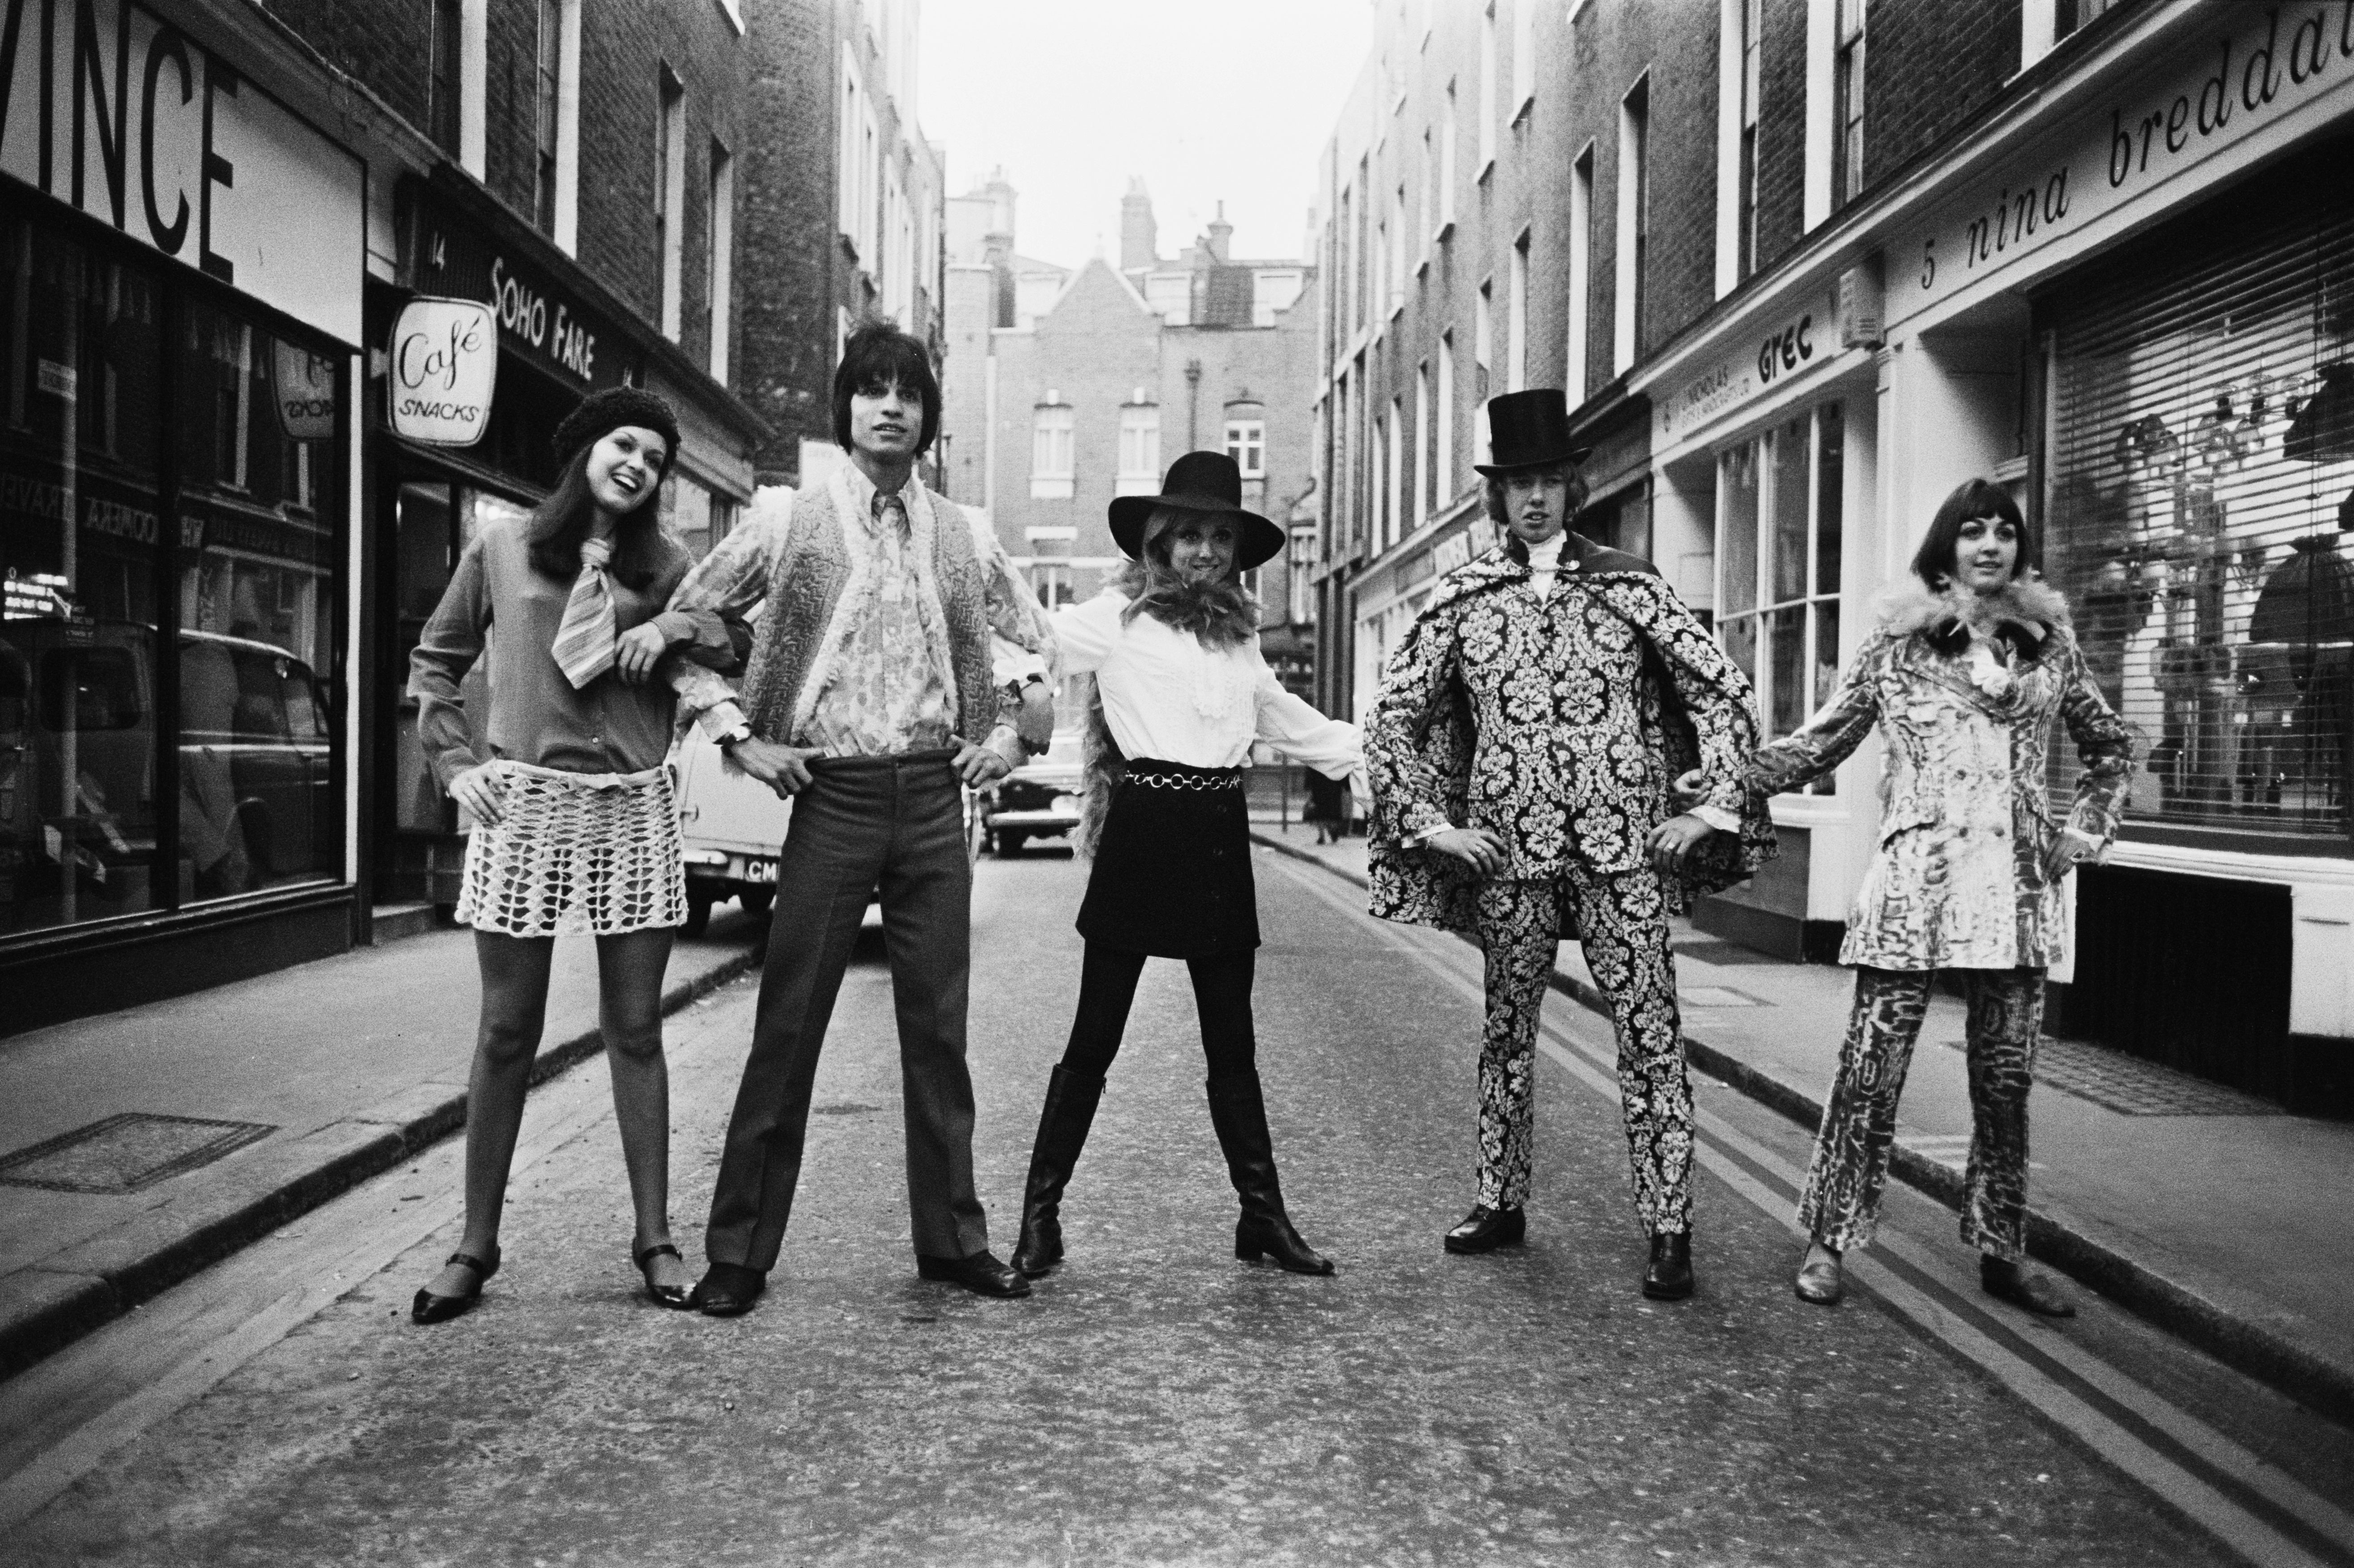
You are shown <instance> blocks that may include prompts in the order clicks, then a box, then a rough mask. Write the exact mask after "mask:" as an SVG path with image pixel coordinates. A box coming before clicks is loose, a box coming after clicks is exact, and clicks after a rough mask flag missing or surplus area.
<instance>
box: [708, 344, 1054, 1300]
mask: <svg viewBox="0 0 2354 1568" xmlns="http://www.w3.org/2000/svg"><path fill="white" fill-rule="evenodd" d="M939 425H940V385H939V381H938V377H937V376H935V374H934V372H933V369H932V364H931V356H930V352H929V350H928V349H927V348H926V347H925V345H924V344H923V342H922V341H921V340H920V339H918V338H916V337H912V336H910V335H909V334H907V333H904V332H900V331H898V330H897V329H896V328H894V327H890V326H887V325H883V324H879V323H878V324H873V325H868V326H864V327H861V328H860V329H859V330H858V331H856V332H854V333H853V334H851V335H850V340H849V342H848V343H847V344H845V345H844V346H843V353H842V363H841V366H839V368H837V369H836V371H835V372H834V378H833V432H834V440H836V442H838V443H839V444H840V445H841V446H842V447H843V449H844V450H845V451H846V453H847V454H848V461H845V462H843V463H842V464H840V465H839V466H838V467H836V468H835V469H833V470H832V472H831V473H830V474H828V475H826V476H824V477H816V476H811V478H810V480H809V481H808V482H805V483H804V484H803V485H802V486H801V489H800V491H798V492H794V491H790V490H783V489H763V490H761V491H760V492H759V493H758V494H757V495H756V496H755V497H754V498H753V503H752V506H751V508H750V509H749V511H748V513H747V514H746V516H745V518H744V520H743V521H742V523H741V524H738V525H737V528H736V529H735V530H734V531H733V532H731V533H730V534H729V535H727V537H726V540H725V541H724V542H723V543H722V544H720V545H719V546H718V547H716V549H714V550H713V551H712V552H711V554H710V555H709V556H706V557H705V559H704V561H703V562H702V564H701V565H699V566H698V567H695V570H694V572H693V573H691V574H690V575H689V576H688V577H687V578H686V580H685V581H684V583H682V584H681V585H680V587H679V590H678V593H677V594H676V596H675V597H674V599H673V607H674V608H676V609H683V610H686V611H688V612H690V613H691V614H693V615H694V616H695V619H696V620H697V621H698V622H702V623H704V624H705V634H706V635H709V636H716V635H717V633H718V631H719V630H721V629H722V628H723V627H724V624H725V622H726V621H727V620H738V619H748V617H749V616H750V613H751V611H752V610H753V609H754V607H755V606H758V605H762V604H765V605H766V606H767V607H768V608H767V612H766V614H765V615H764V616H763V617H762V618H761V620H760V623H759V627H758V630H757V632H756V633H755V635H754V639H753V642H752V650H751V657H750V662H749V663H748V666H747V668H746V670H745V672H744V680H743V689H742V692H741V694H740V695H739V694H738V693H737V692H735V691H733V690H730V689H729V687H728V686H727V684H726V683H725V682H723V681H721V680H719V679H718V677H716V675H713V674H712V673H710V672H709V671H707V670H693V669H690V670H682V671H681V673H680V683H679V684H680V700H681V702H682V704H683V705H684V706H685V707H686V708H687V710H688V711H690V712H692V713H695V714H696V715H700V722H701V724H702V725H703V726H704V729H705V733H707V734H709V735H710V736H712V737H713V738H714V739H715V740H716V741H717V742H718V744H719V746H720V747H721V748H722V749H723V750H724V751H725V752H726V756H727V758H728V760H729V762H730V763H731V764H732V765H733V766H735V767H737V768H742V769H743V770H744V771H745V772H746V773H748V774H749V775H751V776H752V777H753V778H755V779H758V780H759V781H760V782H761V783H763V784H766V785H768V786H769V788H770V789H774V790H775V791H776V792H777V793H778V794H779V796H790V797H792V798H793V812H792V821H791V825H790V827H789V828H788V829H787V830H786V833H785V842H784V846H783V849H782V850H781V852H780V853H779V857H778V863H777V902H776V911H775V914H774V916H772V918H771V919H770V922H769V951H768V957H767V959H766V960H765V962H764V963H763V964H762V966H761V970H760V1003H759V1010H758V1016H757V1017H756V1018H755V1020H754V1022H753V1025H752V1048H751V1052H750V1054H749V1055H748V1057H747V1058H746V1060H745V1063H744V1078H743V1082H742V1084H741V1085H740V1086H738V1087H737V1092H736V1106H735V1109H734V1111H733V1112H732V1113H731V1114H730V1116H729V1118H728V1121H727V1137H726V1143H725V1144H724V1145H723V1146H722V1150H721V1153H720V1160H719V1175H718V1180H717V1181H716V1183H715V1185H714V1187H713V1190H712V1194H711V1220H710V1224H708V1226H707V1227H706V1228H705V1233H704V1251H705V1256H706V1257H707V1259H708V1260H709V1266H708V1267H707V1268H706V1270H705V1273H704V1276H703V1278H702V1280H701V1281H700V1282H699V1283H697V1285H696V1286H695V1304H696V1306H698V1307H699V1308H701V1309H702V1310H703V1311H704V1312H705V1313H706V1314H707V1315H709V1316H712V1317H715V1318H720V1317H733V1316H736V1315H737V1314H739V1313H743V1312H748V1311H749V1310H751V1309H752V1308H753V1306H754V1305H755V1303H757V1302H758V1299H759V1298H760V1295H761V1293H762V1292H763V1291H764V1290H765V1289H766V1288H767V1285H768V1277H769V1270H770V1269H771V1268H773V1267H775V1266H776V1262H777V1256H778V1254H779V1250H780V1249H781V1247H782V1246H783V1244H784V1236H785V1224H786V1221H787V1219H788V1217H789V1216H790V1214H791V1213H792V1204H793V1190H794V1188H795V1187H796V1186H797V1185H798V1184H799V1182H800V1181H801V1150H802V1144H803V1139H804V1138H805V1137H806V1135H807V1133H808V1129H809V1116H810V1097H811V1088H812V1086H813V1080H814V1078H815V1075H816V1073H817V1065H818V1054H819V1052H820V1051H821V1050H822V1048H823V1046H824V1044H825V1035H826V1027H827V1025H828V1023H829V1022H831V1021H832V1014H833V1003H834V998H835V996H836V994H837V993H838V992H839V991H840V990H841V988H842V977H843V970H844V969H846V968H848V966H849V963H850V956H851V949H852V948H853V946H854V943H855V942H856V940H857V936H858V924H859V921H860V920H861V919H862V918H863V917H864V914H865V911H866V906H867V901H868V896H869V895H870V894H871V895H877V896H879V898H880V901H881V903H882V906H883V926H884V932H885V946H886V947H887V948H888V949H889V953H890V960H891V988H892V991H893V992H894V994H895V996H896V1000H897V1004H898V1019H899V1060H900V1070H901V1079H902V1086H903V1088H904V1091H905V1094H904V1097H905V1099H906V1102H907V1104H906V1111H907V1117H906V1119H907V1206H908V1210H909V1213H910V1216H911V1218H912V1221H913V1229H914V1238H915V1244H916V1267H917V1273H918V1274H919V1275H921V1276H922V1277H924V1278H926V1279H936V1280H944V1281H948V1282H950V1283H953V1284H956V1285H959V1286H961V1287H964V1288H965V1289H967V1290H970V1291H972V1292H974V1293H976V1294H978V1295H982V1296H991V1297H1018V1296H1026V1295H1028V1294H1029V1292H1030V1285H1029V1282H1028V1281H1027V1280H1025V1279H1023V1277H1021V1276H1020V1275H1019V1274H1017V1273H1015V1272H1014V1271H1013V1269H1012V1268H1011V1267H1009V1266H1007V1265H1006V1264H1004V1263H1003V1262H1002V1261H1001V1260H999V1259H998V1258H997V1257H996V1256H995V1255H993V1254H991V1252H990V1250H989V1224H988V1219H987V1217H986V1215H985V1214H984V1213H982V1210H981V1198H980V1195H979V1193H978V1192H976V1191H975V1189H974V1185H973V1171H972V1124H973V1098H972V1077H971V1075H970V1072H969V1070H968V1069H967V1067H966V1065H965V1020H966V1012H967V1003H968V1001H969V994H968V993H969V988H970V980H971V966H972V953H971V948H972V942H971V929H972V927H971V922H972V862H971V860H970V856H969V855H968V853H967V850H966V836H965V826H964V800H963V795H962V792H961V790H962V787H963V786H966V785H971V786H975V787H978V786H981V785H983V784H986V783H988V782H989V781H991V779H1002V778H1003V777H1004V776H1005V775H1006V774H1007V773H1008V772H1010V771H1012V770H1013V768H1015V767H1016V766H1018V765H1019V764H1020V763H1021V762H1022V760H1023V757H1024V748H1023V742H1022V739H1021V735H1020V731H1021V726H1022V725H1023V722H1025V718H1026V717H1034V716H1035V712H1036V706H1037V702H1039V701H1044V696H1043V693H1044V691H1047V690H1051V689H1052V686H1053V681H1052V679H1051V677H1052V673H1053V660H1054V652H1053V651H1054V634H1053V633H1052V632H1051V631H1049V630H1047V628H1046V619H1045V613H1044V611H1043V610H1041V609H1039V608H1038V601H1037V600H1036V599H1034V597H1032V595H1031V592H1030V589H1029V588H1028V586H1027V585H1026V584H1025V583H1023V580H1022V578H1021V577H1020V575H1019V574H1018V573H1016V572H1015V571H1014V569H1013V565H1012V563H1011V562H1010V561H1009V560H1008V559H1007V558H1006V556H1005V552H1004V551H1003V550H1002V548H1000V547H999V546H998V544H997V541H996V538H995V536H994V535H992V534H991V533H989V532H988V531H987V530H986V529H982V528H979V527H976V526H975V524H974V522H973V520H972V519H971V518H970V517H969V516H968V515H967V514H965V512H964V511H963V510H962V509H961V508H960V507H958V506H955V505H953V504H951V503H949V500H948V499H947V498H946V497H945V496H941V495H938V494H935V493H933V492H932V491H930V490H929V489H928V488H926V487H925V485H924V483H923V482H922V481H921V480H919V479H917V478H916V477H915V467H916V460H917V457H919V456H920V455H922V453H923V452H924V451H925V450H928V448H929V447H930V446H931V444H932V440H933V438H934V437H935V436H937V435H938V431H939ZM993 639H994V641H993ZM1009 643H1010V644H1012V645H1013V650H1014V651H1015V652H1013V654H1012V655H1011V656H1009V657H1007V658H1005V659H1002V660H1001V659H1000V658H998V657H997V656H996V654H997V651H998V650H999V649H1001V648H1002V647H1003V646H1004V645H1005V644H1009ZM1020 654H1032V655H1036V656H1038V657H1039V659H1040V660H1041V661H1042V662H1043V663H1044V669H1045V672H1046V674H1047V676H1048V679H1046V680H1045V681H1044V682H1042V683H1039V689H1038V693H1037V694H1036V700H1034V699H1033V694H1032V689H1031V683H1030V682H1029V680H1028V679H1027V677H1028V676H1029V675H1031V674H1035V673H1037V672H1036V670H1027V671H1024V670H1022V669H1019V668H1016V667H1015V666H1017V665H1018V664H1019V663H1020V662H1021V660H1020V657H1019V655H1020Z"/></svg>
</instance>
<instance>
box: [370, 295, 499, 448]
mask: <svg viewBox="0 0 2354 1568" xmlns="http://www.w3.org/2000/svg"><path fill="white" fill-rule="evenodd" d="M390 370H391V374H390V375H388V376H386V378H385V379H386V382H387V386H388V387H389V389H390V391H391V395H392V429H393V432H394V433H395V434H396V435H399V436H404V437H406V438H408V440H412V441H429V442H431V443H432V444H433V445H435V446H440V447H471V446H472V445H473V444H474V443H475V442H476V441H479V440H482V431H483V429H484V428H485V427H487V426H488V425H489V423H490V420H491V394H492V392H493V389H494V388H495V387H497V385H498V375H499V323H498V317H497V315H496V314H495V313H493V311H492V309H491V307H490V306H488V305H486V304H484V303H482V302H481V301H480V300H437V299H430V298H419V299H414V300H411V301H409V302H408V304H406V305H404V306H402V307H401V312H400V315H399V318H398V320H396V321H395V322H394V323H392V363H391V366H390Z"/></svg>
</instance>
